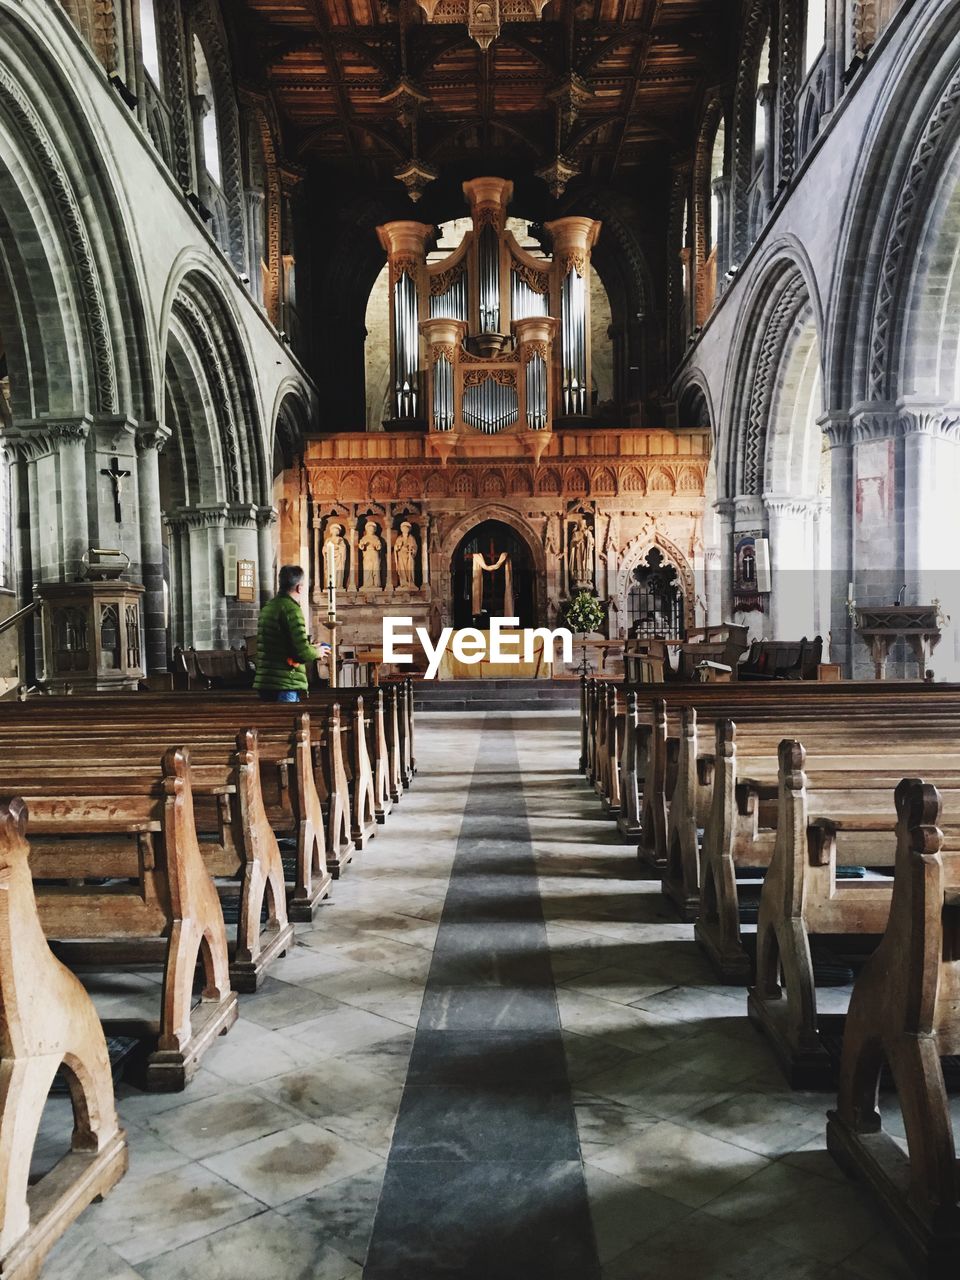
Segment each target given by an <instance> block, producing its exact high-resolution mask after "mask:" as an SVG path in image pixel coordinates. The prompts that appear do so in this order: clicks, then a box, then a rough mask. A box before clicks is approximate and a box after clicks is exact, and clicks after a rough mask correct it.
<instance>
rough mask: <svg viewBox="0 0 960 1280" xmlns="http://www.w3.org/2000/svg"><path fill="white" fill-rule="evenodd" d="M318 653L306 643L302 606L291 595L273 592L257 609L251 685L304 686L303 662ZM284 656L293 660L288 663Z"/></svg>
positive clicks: (274, 687)
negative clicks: (255, 648) (254, 670)
mask: <svg viewBox="0 0 960 1280" xmlns="http://www.w3.org/2000/svg"><path fill="white" fill-rule="evenodd" d="M319 656H320V655H319V653H318V652H317V650H316V649H315V648H314V647H313V645H312V644H311V643H310V639H309V637H308V635H307V627H306V623H305V622H304V620H303V610H302V609H301V608H300V606H299V605H298V604H297V602H296V600H294V599H293V597H292V596H287V595H282V596H274V598H273V599H272V600H270V601H268V602H267V603H266V604H265V605H264V606H263V608H262V609H261V610H260V620H259V622H258V623H257V674H256V676H255V678H254V681H253V687H254V688H255V689H299V690H300V691H301V692H306V690H307V671H306V668H305V667H304V665H303V664H304V663H305V662H313V661H314V660H315V659H316V658H318V657H319ZM288 658H293V659H294V661H295V662H296V663H297V665H296V666H291V665H290V664H289V663H288V662H287V659H288Z"/></svg>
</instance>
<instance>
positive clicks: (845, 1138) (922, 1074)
mask: <svg viewBox="0 0 960 1280" xmlns="http://www.w3.org/2000/svg"><path fill="white" fill-rule="evenodd" d="M896 811H897V835H896V868H895V875H894V887H893V896H892V900H891V904H890V912H889V918H888V923H887V927H886V931H885V932H884V935H883V939H882V940H881V942H880V945H879V946H878V948H877V950H876V951H875V952H874V953H873V955H872V956H871V957H870V958H869V959H868V961H867V962H866V964H865V965H864V967H863V969H862V970H861V972H860V974H859V975H858V977H857V980H856V982H855V984H854V988H853V997H852V999H851V1001H850V1010H849V1013H848V1014H847V1021H846V1028H845V1033H844V1038H843V1052H842V1057H841V1064H840V1089H839V1096H838V1099H837V1107H836V1110H835V1111H831V1112H829V1114H828V1120H827V1146H828V1148H829V1150H830V1152H831V1154H832V1155H833V1157H834V1159H835V1160H836V1161H837V1163H838V1164H839V1165H840V1166H841V1168H843V1169H845V1170H846V1171H847V1172H848V1173H850V1174H852V1175H853V1176H856V1177H858V1178H860V1179H862V1180H863V1182H864V1183H865V1185H866V1187H867V1189H868V1190H869V1192H870V1193H871V1195H872V1196H873V1197H874V1199H875V1200H876V1201H877V1203H878V1206H879V1208H880V1209H881V1211H882V1213H883V1216H884V1218H885V1219H886V1220H887V1221H889V1222H890V1223H891V1225H892V1226H893V1227H894V1229H895V1230H896V1231H897V1232H898V1233H899V1235H900V1238H901V1240H902V1241H903V1244H904V1245H905V1247H906V1248H907V1250H908V1251H909V1252H910V1253H911V1255H912V1256H913V1258H914V1261H915V1263H916V1269H915V1271H914V1274H915V1275H917V1276H921V1277H926V1278H927V1280H953V1277H955V1276H956V1274H957V1259H958V1258H960V1170H958V1163H957V1150H956V1142H955V1138H954V1133H953V1125H952V1120H951V1114H950V1105H949V1100H948V1098H947V1090H946V1085H945V1083H944V1077H943V1068H942V1065H941V1061H940V1059H941V1058H942V1057H946V1056H948V1055H955V1054H958V1053H960V1013H958V1007H960V1002H958V992H960V946H958V937H960V930H958V912H960V839H958V830H957V828H956V827H952V828H950V829H949V831H948V832H947V833H945V832H944V830H942V829H941V824H942V807H941V799H940V796H939V794H938V792H937V789H936V787H934V786H932V785H930V784H929V783H925V782H924V781H922V780H921V779H919V778H904V779H903V780H902V782H901V783H900V785H899V786H898V787H897V790H896ZM884 1063H886V1064H887V1065H888V1067H889V1069H890V1072H891V1074H892V1075H893V1080H894V1084H895V1086H896V1090H897V1094H898V1095H899V1102H900V1110H901V1112H902V1117H903V1125H904V1129H905V1131H906V1140H907V1152H906V1154H904V1152H903V1150H902V1148H901V1146H900V1144H899V1143H898V1142H897V1141H896V1140H895V1139H894V1138H893V1137H891V1136H890V1134H889V1133H888V1132H885V1131H884V1128H883V1117H882V1114H881V1109H880V1095H879V1087H880V1073H881V1069H882V1067H883V1065H884Z"/></svg>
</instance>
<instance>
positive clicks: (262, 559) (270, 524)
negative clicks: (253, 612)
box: [257, 507, 278, 606]
mask: <svg viewBox="0 0 960 1280" xmlns="http://www.w3.org/2000/svg"><path fill="white" fill-rule="evenodd" d="M277 519H278V516H277V511H276V508H275V507H261V508H260V509H259V510H258V512H257V552H258V556H257V559H258V563H259V569H260V572H259V578H260V604H261V606H263V605H265V604H266V603H267V601H268V600H269V599H270V597H271V596H272V595H273V593H274V588H275V586H276V579H277V552H276V539H275V536H274V525H275V524H276V523H277Z"/></svg>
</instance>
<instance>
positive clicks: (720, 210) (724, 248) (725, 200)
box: [713, 177, 730, 297]
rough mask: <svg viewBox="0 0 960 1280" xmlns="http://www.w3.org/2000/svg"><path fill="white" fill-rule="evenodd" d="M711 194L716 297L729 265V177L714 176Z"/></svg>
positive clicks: (721, 288) (718, 294)
mask: <svg viewBox="0 0 960 1280" xmlns="http://www.w3.org/2000/svg"><path fill="white" fill-rule="evenodd" d="M713 194H714V195H715V196H716V199H717V225H716V227H715V228H714V234H715V236H716V239H717V297H719V296H720V294H721V293H722V292H723V287H722V286H723V278H724V276H725V275H726V274H727V271H728V270H729V267H730V179H729V178H727V177H720V178H714V180H713Z"/></svg>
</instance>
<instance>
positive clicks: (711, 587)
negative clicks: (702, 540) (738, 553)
mask: <svg viewBox="0 0 960 1280" xmlns="http://www.w3.org/2000/svg"><path fill="white" fill-rule="evenodd" d="M722 573H723V568H722V565H721V552H720V548H719V547H707V548H706V550H705V551H704V553H703V596H704V605H705V607H706V611H707V626H708V627H716V626H719V625H720V623H721V622H722V621H723V600H722V585H721V575H722Z"/></svg>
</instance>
